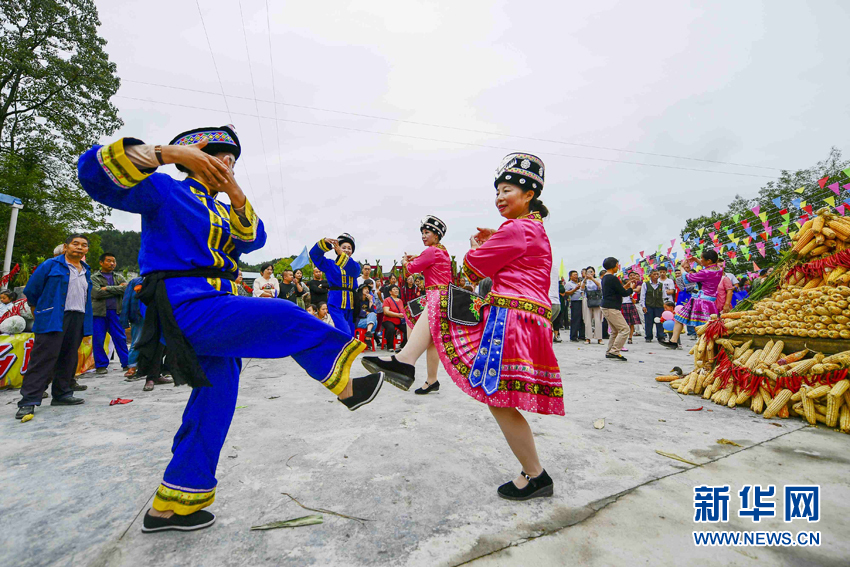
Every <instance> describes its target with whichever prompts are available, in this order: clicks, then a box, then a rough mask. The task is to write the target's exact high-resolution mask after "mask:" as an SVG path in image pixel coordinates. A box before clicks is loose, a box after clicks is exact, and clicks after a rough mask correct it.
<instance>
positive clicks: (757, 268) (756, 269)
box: [753, 262, 761, 272]
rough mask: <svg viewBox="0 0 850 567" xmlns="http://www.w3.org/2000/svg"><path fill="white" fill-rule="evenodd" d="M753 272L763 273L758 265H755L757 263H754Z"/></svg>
mask: <svg viewBox="0 0 850 567" xmlns="http://www.w3.org/2000/svg"><path fill="white" fill-rule="evenodd" d="M753 270H755V271H756V272H760V271H761V268H759V267H758V266H757V265H756V263H755V262H753Z"/></svg>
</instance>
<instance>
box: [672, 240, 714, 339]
mask: <svg viewBox="0 0 850 567" xmlns="http://www.w3.org/2000/svg"><path fill="white" fill-rule="evenodd" d="M692 260H693V258H687V259H686V260H685V261H684V262H682V269H683V270H685V273H684V274H682V281H684V282H685V284H689V283H698V284H700V285H701V286H702V288H701V289H700V292H699V294H698V295H696V296H694V297H692V298H690V299H689V300H688V302H687V303H685V305H684V306H683V307H682V310H681V311H679V313H677V314H676V316H675V319H676V324H675V326H674V327H673V336H672V337H670V340H669V341H668V342H666V343H662V344H663V345H664V346H666V347H667V348H679V335H680V334H681V333H682V329H683V328H684V327H685V326H693V327H699V326H700V325H705V324H706V323H708V322H709V321H710V320H711V316H712V315H717V314H718V310H717V287H718V286H719V285H720V282H721V280H722V279H723V268H722V267H721V266H720V265H719V264H718V263H717V252H715V251H714V250H703V252H702V257H701V258H700V259H699V260H698V262H699V264H700V265H701V266H702V267H703V269H702V270H700V271H699V272H695V271H693V268H692V267H691V261H692Z"/></svg>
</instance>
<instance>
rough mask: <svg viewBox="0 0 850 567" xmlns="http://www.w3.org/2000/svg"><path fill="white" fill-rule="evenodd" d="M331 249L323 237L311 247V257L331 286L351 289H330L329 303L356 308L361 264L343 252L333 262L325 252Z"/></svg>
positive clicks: (342, 307)
mask: <svg viewBox="0 0 850 567" xmlns="http://www.w3.org/2000/svg"><path fill="white" fill-rule="evenodd" d="M328 250H331V247H330V246H328V244H327V242H325V239H324V238H323V239H322V240H320V241H319V242H317V243H316V245H315V246H313V248H311V249H310V259H311V260H312V261H313V265H315V266H316V267H317V268H319V269H320V270H322V271H323V272H324V273H325V276H327V278H328V284H329V285H330V286H331V287H344V288H347V289H349V290H351V291H342V290H337V289H331V290H330V291H328V305H333V306H334V307H339V308H340V309H354V290H355V289H357V276H359V275H360V264H358V263H357V262H356V261H355V260H354V259H352V258H350V257H349V256H348V254H343V255H342V256H340V257H338V258H337V259H336V262H331V261H330V260H328V259H327V258H325V252H327V251H328Z"/></svg>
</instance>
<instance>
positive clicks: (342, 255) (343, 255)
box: [336, 252, 348, 268]
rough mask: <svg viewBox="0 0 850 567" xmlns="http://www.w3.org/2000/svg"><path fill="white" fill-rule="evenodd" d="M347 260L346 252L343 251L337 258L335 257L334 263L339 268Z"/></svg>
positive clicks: (343, 265)
mask: <svg viewBox="0 0 850 567" xmlns="http://www.w3.org/2000/svg"><path fill="white" fill-rule="evenodd" d="M347 262H348V254H346V253H345V252H343V253H342V254H341V255H340V257H339V258H337V259H336V265H337V266H339V267H340V268H343V267H345V264H346V263H347Z"/></svg>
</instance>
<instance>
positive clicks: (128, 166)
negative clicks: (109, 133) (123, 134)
mask: <svg viewBox="0 0 850 567" xmlns="http://www.w3.org/2000/svg"><path fill="white" fill-rule="evenodd" d="M97 154H98V158H99V159H98V161H99V162H100V164H101V166H102V167H103V169H104V171H106V173H107V175H109V177H110V179H112V181H113V182H114V183H116V184H118V185H121V186H122V187H125V188H127V189H129V188H131V187H135V186H136V185H138V184H139V183H141V182H142V181H144V180H145V179H147V178H148V177H149V176H150V173H142V172H141V171H139V168H137V167H136V166H135V165H133V162H131V161H130V158H128V157H127V155H126V154H125V153H124V138H121V139H120V140H118V141H116V142H112V143H111V144H109V145H108V146H102V147H101V148H100V149H99V150H97Z"/></svg>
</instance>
